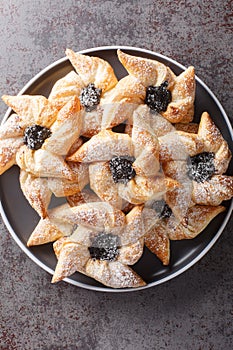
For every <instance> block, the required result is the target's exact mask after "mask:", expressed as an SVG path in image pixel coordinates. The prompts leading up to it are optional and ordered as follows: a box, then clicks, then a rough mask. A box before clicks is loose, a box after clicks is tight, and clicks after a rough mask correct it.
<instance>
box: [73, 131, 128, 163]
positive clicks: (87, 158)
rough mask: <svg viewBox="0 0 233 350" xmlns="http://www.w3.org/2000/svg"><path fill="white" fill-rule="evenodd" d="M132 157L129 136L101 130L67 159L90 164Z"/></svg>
mask: <svg viewBox="0 0 233 350" xmlns="http://www.w3.org/2000/svg"><path fill="white" fill-rule="evenodd" d="M122 154H124V155H129V156H132V155H133V143H132V140H131V138H130V137H129V135H127V134H121V133H116V132H113V131H111V130H102V131H100V132H99V133H98V134H97V135H95V136H93V137H92V138H91V139H90V140H89V141H87V142H85V143H84V144H83V145H82V146H81V147H80V148H79V149H78V151H76V152H75V153H74V154H72V155H71V156H69V157H67V160H69V161H73V162H84V163H91V162H95V161H98V162H99V161H108V160H110V159H111V158H112V157H113V156H118V155H119V156H120V155H122Z"/></svg>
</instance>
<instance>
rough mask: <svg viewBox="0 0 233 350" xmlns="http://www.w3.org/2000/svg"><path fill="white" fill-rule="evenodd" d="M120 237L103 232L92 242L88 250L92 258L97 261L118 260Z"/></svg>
mask: <svg viewBox="0 0 233 350" xmlns="http://www.w3.org/2000/svg"><path fill="white" fill-rule="evenodd" d="M119 243H120V242H119V237H118V236H116V235H113V234H111V233H104V232H101V233H99V234H98V235H97V236H95V237H93V238H92V240H91V247H89V248H88V250H89V252H90V255H91V258H92V259H94V260H95V259H97V260H107V261H113V260H116V258H117V256H118V254H119V249H118V247H119Z"/></svg>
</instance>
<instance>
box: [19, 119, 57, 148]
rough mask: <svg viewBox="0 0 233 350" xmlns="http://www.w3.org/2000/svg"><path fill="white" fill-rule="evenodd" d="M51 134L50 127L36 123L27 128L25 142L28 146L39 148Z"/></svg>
mask: <svg viewBox="0 0 233 350" xmlns="http://www.w3.org/2000/svg"><path fill="white" fill-rule="evenodd" d="M51 134H52V133H51V131H50V130H49V129H48V128H46V127H43V126H41V125H37V124H34V125H31V126H28V127H27V128H26V129H25V131H24V138H23V142H24V144H25V145H27V147H28V148H30V149H32V150H37V149H39V148H41V146H42V145H43V143H44V141H45V140H46V139H47V138H48V137H50V136H51Z"/></svg>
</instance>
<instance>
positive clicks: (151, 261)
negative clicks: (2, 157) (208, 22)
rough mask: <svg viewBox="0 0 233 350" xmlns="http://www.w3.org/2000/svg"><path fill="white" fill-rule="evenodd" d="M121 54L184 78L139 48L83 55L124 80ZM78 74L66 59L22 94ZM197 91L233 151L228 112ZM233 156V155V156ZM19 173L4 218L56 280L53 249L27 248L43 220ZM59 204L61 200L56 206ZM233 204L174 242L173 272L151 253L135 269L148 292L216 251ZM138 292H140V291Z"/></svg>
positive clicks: (199, 103)
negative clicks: (106, 65)
mask: <svg viewBox="0 0 233 350" xmlns="http://www.w3.org/2000/svg"><path fill="white" fill-rule="evenodd" d="M118 48H121V49H122V50H124V51H125V52H127V53H129V54H132V55H136V56H142V57H146V58H151V59H156V60H158V61H161V62H162V63H165V64H166V65H168V66H169V67H170V68H171V69H172V70H173V71H174V72H175V73H176V74H179V73H181V72H182V71H183V70H184V69H185V67H184V66H182V65H181V64H179V63H177V62H175V61H173V60H171V59H170V58H167V57H165V56H162V55H160V54H157V53H154V52H151V51H148V50H143V49H138V48H133V47H112V46H111V47H99V48H93V49H89V50H85V51H82V52H81V53H84V54H88V55H92V56H98V57H101V58H103V59H105V60H107V61H109V63H110V64H111V65H112V67H113V68H114V70H115V73H116V75H117V77H118V79H120V78H122V77H123V76H125V75H126V71H125V69H124V68H123V67H122V65H121V64H120V62H119V61H118V59H117V55H116V50H117V49H118ZM71 70H72V66H71V65H70V63H69V61H68V60H67V58H62V59H61V60H59V61H56V62H55V63H53V64H51V65H50V66H48V67H47V68H45V69H44V70H43V71H41V72H40V73H39V74H38V75H36V76H35V77H34V78H33V79H32V80H30V81H29V83H28V84H27V85H26V86H25V87H24V88H23V89H22V91H20V94H32V95H35V94H41V95H44V96H48V94H49V92H50V90H51V88H52V86H53V84H54V83H55V82H56V81H57V80H58V79H59V78H61V77H63V76H64V75H65V74H67V73H68V72H69V71H71ZM196 83H197V90H196V101H195V116H196V121H198V120H199V118H200V116H201V113H202V112H203V111H208V112H209V113H210V115H211V116H212V118H213V120H214V122H215V123H216V125H217V126H218V127H219V129H220V130H221V131H222V134H223V136H224V138H225V139H226V140H227V141H228V143H229V145H232V129H231V124H230V121H229V119H228V117H227V115H226V113H225V111H224V110H223V107H222V106H221V104H220V103H219V101H218V100H217V99H216V97H215V96H214V94H213V93H212V92H211V91H210V89H209V88H208V87H207V86H206V85H205V84H204V83H203V82H202V81H201V80H200V79H199V78H196ZM11 112H12V111H11V110H10V109H9V110H8V111H7V113H6V115H5V118H4V120H6V119H7V118H8V116H9V115H10V113H11ZM232 151H233V150H232ZM228 173H229V174H230V173H232V163H231V164H230V166H229V169H228ZM18 175H19V171H18V167H16V166H14V167H12V168H11V169H9V170H8V171H7V172H6V173H5V174H3V175H2V176H1V177H0V191H1V215H2V218H3V220H4V222H5V224H6V226H7V228H8V230H9V232H10V233H11V235H12V237H13V238H14V240H15V241H16V242H17V243H18V245H19V246H20V248H21V249H22V250H23V251H24V252H25V253H26V254H27V255H28V256H29V257H30V258H31V259H32V260H33V261H34V262H35V263H36V264H38V265H39V266H40V267H42V268H43V269H44V270H46V271H47V272H49V273H51V274H53V271H54V268H55V266H56V258H55V255H54V253H53V249H52V244H46V245H43V246H38V247H32V248H30V249H29V248H27V246H26V242H27V240H28V237H29V236H30V234H31V232H32V230H33V229H34V227H35V226H36V224H37V222H38V220H39V217H38V215H37V214H36V213H35V211H34V210H33V209H32V208H31V207H30V205H29V204H28V203H27V201H26V199H25V198H24V196H23V194H22V192H21V190H20V186H19V180H18ZM55 201H56V203H54V202H53V205H54V204H58V202H59V200H57V199H56V200H55ZM232 204H233V201H228V202H225V203H224V205H225V206H226V208H227V209H226V211H225V212H224V213H221V214H220V215H218V216H217V217H216V218H215V219H214V220H213V221H212V222H211V223H210V224H209V226H208V227H207V228H206V229H205V230H204V231H203V232H202V233H201V234H200V235H199V236H198V237H197V238H195V239H193V240H184V241H177V242H176V241H172V242H171V262H170V264H169V266H167V267H164V266H163V265H162V264H161V263H160V261H159V260H158V259H157V258H156V257H155V256H154V255H153V254H152V253H150V252H149V251H148V250H147V249H145V251H144V254H143V256H142V258H141V259H140V261H139V262H138V263H137V264H136V265H134V267H133V268H134V270H135V271H136V272H137V273H138V274H139V275H140V276H141V277H142V278H143V279H144V280H145V281H146V282H147V286H146V287H142V289H145V288H148V287H152V286H155V285H158V284H160V283H163V282H165V281H168V280H170V279H172V278H174V277H176V276H178V275H179V274H181V273H183V272H184V271H185V270H187V269H188V268H190V267H191V266H192V265H193V264H195V263H196V262H197V261H198V260H199V259H200V258H202V257H203V256H204V255H205V254H206V253H207V252H208V250H209V249H210V248H211V247H212V246H213V244H214V243H215V242H216V240H217V239H218V238H219V236H220V235H221V233H222V231H223V229H224V227H225V225H226V223H227V221H228V220H229V218H230V215H231V212H232V207H233V205H232ZM65 281H67V282H69V283H71V284H74V285H76V286H79V287H83V288H87V289H92V290H96V291H107V292H124V291H134V290H136V289H118V290H113V289H111V288H107V287H104V286H103V285H101V284H100V283H98V282H96V281H95V280H93V279H91V278H88V277H86V276H84V275H81V274H79V273H75V274H74V275H72V276H71V277H70V278H67V279H65ZM137 290H138V289H137Z"/></svg>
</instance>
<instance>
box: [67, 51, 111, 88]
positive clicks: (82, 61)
mask: <svg viewBox="0 0 233 350" xmlns="http://www.w3.org/2000/svg"><path fill="white" fill-rule="evenodd" d="M66 55H67V57H68V58H69V60H70V62H71V64H72V65H73V67H74V68H75V70H76V72H77V73H78V75H79V76H80V77H81V79H82V81H83V82H84V84H85V85H88V84H90V83H94V84H95V87H97V88H100V89H102V91H103V92H105V91H107V90H109V89H111V88H112V87H114V86H115V85H116V83H117V78H116V76H115V73H114V71H113V69H112V67H111V66H110V64H109V63H108V62H107V61H105V60H103V59H101V58H99V57H94V56H93V57H92V56H87V55H82V54H79V53H75V52H74V51H72V50H70V49H67V50H66Z"/></svg>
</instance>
